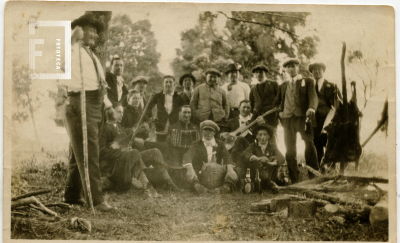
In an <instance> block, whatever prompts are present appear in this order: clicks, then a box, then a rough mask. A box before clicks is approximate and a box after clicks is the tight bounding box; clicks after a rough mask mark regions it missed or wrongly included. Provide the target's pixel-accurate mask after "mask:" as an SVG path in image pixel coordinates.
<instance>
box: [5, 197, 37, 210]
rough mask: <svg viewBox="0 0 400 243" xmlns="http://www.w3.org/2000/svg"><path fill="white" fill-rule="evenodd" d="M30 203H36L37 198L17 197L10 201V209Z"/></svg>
mask: <svg viewBox="0 0 400 243" xmlns="http://www.w3.org/2000/svg"><path fill="white" fill-rule="evenodd" d="M32 203H34V204H35V203H38V200H37V199H36V198H35V197H28V198H23V199H19V200H17V201H13V202H11V209H14V208H18V207H22V206H28V205H30V204H32Z"/></svg>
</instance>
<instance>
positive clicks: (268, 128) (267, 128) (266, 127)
mask: <svg viewBox="0 0 400 243" xmlns="http://www.w3.org/2000/svg"><path fill="white" fill-rule="evenodd" d="M260 130H265V131H267V133H268V134H269V136H271V137H272V136H273V135H274V128H272V127H271V126H269V125H267V124H261V125H259V126H257V127H256V128H255V129H254V130H253V133H254V134H257V133H258V132H259V131H260Z"/></svg>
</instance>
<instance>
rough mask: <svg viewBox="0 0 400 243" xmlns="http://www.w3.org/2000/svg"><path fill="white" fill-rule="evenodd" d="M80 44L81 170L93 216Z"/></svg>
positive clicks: (80, 43) (80, 46)
mask: <svg viewBox="0 0 400 243" xmlns="http://www.w3.org/2000/svg"><path fill="white" fill-rule="evenodd" d="M81 48H82V42H81V41H79V66H80V73H81V80H82V91H81V120H82V136H83V168H84V171H85V176H84V177H85V186H86V192H87V193H86V198H87V199H88V200H89V205H90V208H91V210H92V212H93V215H95V212H94V207H93V199H92V191H91V190H90V180H89V164H88V163H89V155H88V135H87V124H86V94H85V82H84V79H83V73H82V58H81Z"/></svg>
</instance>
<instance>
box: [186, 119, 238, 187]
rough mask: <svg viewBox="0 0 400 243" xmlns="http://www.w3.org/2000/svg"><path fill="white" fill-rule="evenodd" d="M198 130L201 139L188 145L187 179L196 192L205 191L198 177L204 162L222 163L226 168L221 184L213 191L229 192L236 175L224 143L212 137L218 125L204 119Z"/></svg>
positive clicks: (235, 181)
mask: <svg viewBox="0 0 400 243" xmlns="http://www.w3.org/2000/svg"><path fill="white" fill-rule="evenodd" d="M200 130H201V132H202V139H200V140H197V141H195V142H194V143H193V144H192V146H191V147H190V154H191V163H189V164H186V165H185V167H186V168H187V169H188V171H187V179H188V180H190V182H191V183H192V185H193V188H194V189H195V191H196V192H197V193H205V192H207V191H208V189H206V188H205V187H204V186H203V185H201V184H200V181H199V178H200V177H201V173H202V171H204V168H205V167H206V164H207V163H217V164H224V165H227V170H226V174H225V180H224V183H223V186H221V187H219V188H215V189H214V190H213V192H216V193H221V194H223V193H229V192H231V191H232V189H233V188H234V186H235V184H236V183H237V179H238V177H237V175H236V172H235V171H234V169H233V166H234V163H233V160H232V157H231V155H230V154H229V152H228V150H227V149H226V148H225V145H224V143H223V142H222V141H221V140H218V139H215V138H214V135H215V134H216V133H217V132H218V131H219V127H218V125H217V124H216V123H215V122H213V121H211V120H205V121H203V122H201V123H200Z"/></svg>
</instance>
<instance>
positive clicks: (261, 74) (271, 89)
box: [250, 65, 279, 129]
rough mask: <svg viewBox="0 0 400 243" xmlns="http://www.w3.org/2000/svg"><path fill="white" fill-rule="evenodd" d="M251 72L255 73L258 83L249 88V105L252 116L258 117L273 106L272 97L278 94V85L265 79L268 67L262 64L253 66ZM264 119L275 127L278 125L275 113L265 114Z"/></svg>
mask: <svg viewBox="0 0 400 243" xmlns="http://www.w3.org/2000/svg"><path fill="white" fill-rule="evenodd" d="M252 72H253V73H255V74H256V76H257V79H258V81H259V83H258V84H256V85H255V86H254V87H253V88H252V89H251V92H250V106H251V107H252V113H253V117H258V116H261V115H262V114H264V113H265V112H267V111H269V110H271V109H272V108H274V107H275V105H274V99H275V96H276V95H277V94H278V87H279V86H278V83H277V82H274V81H271V80H265V77H266V74H267V73H268V69H267V68H266V67H265V66H264V65H257V66H255V67H254V68H253V69H252ZM264 80H265V82H264ZM264 120H265V122H266V123H267V124H268V125H270V126H273V127H274V128H275V129H276V127H277V126H278V115H277V113H272V114H270V115H267V116H265V117H264Z"/></svg>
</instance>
